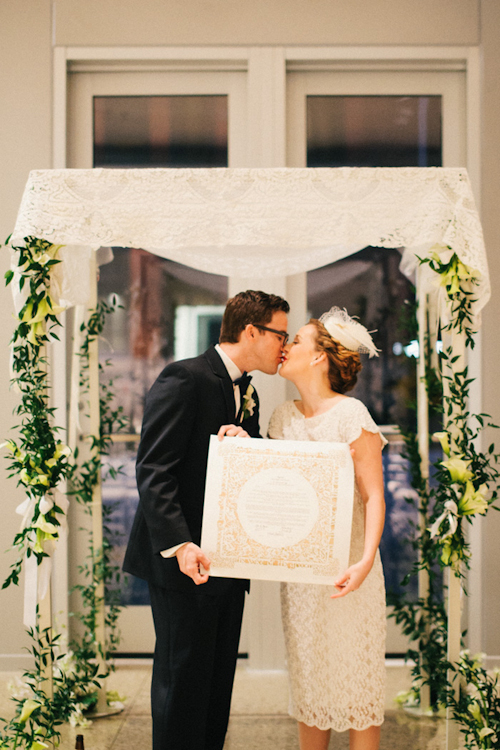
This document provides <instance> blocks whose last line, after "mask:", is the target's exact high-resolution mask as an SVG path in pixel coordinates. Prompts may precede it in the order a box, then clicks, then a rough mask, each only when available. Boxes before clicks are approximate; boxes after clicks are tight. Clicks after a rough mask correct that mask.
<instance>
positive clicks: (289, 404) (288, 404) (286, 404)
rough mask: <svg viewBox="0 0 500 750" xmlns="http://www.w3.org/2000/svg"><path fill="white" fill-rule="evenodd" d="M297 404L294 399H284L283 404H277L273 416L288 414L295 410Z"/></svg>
mask: <svg viewBox="0 0 500 750" xmlns="http://www.w3.org/2000/svg"><path fill="white" fill-rule="evenodd" d="M295 408H296V407H295V405H294V402H293V401H283V403H282V404H280V405H279V406H277V407H276V408H275V409H274V411H273V417H274V416H275V415H276V416H283V415H285V414H288V413H289V412H292V411H294V410H295Z"/></svg>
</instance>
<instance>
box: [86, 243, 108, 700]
mask: <svg viewBox="0 0 500 750" xmlns="http://www.w3.org/2000/svg"><path fill="white" fill-rule="evenodd" d="M96 305H97V263H96V255H95V252H93V253H92V256H91V268H90V300H89V307H90V309H91V310H94V309H95V307H96ZM89 407H90V434H91V435H95V436H98V435H99V434H100V429H101V425H100V403H99V341H98V338H97V336H93V337H91V338H90V341H89ZM91 450H92V451H97V450H99V449H98V448H97V447H96V446H92V448H91ZM102 561H103V529H102V490H101V477H100V476H99V477H98V481H97V482H96V484H95V485H94V488H93V491H92V566H93V570H95V569H96V568H99V567H100V566H101V565H102ZM94 607H95V648H96V660H97V663H98V665H99V674H101V675H102V674H106V609H105V607H106V602H105V587H104V580H103V579H102V576H98V581H97V582H95V583H94ZM100 684H101V687H100V688H99V689H98V701H97V705H96V706H95V709H94V711H95V713H96V714H102V713H106V712H107V707H108V706H107V700H106V680H105V679H102V680H101V681H100Z"/></svg>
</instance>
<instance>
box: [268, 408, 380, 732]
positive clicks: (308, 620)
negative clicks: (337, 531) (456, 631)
mask: <svg viewBox="0 0 500 750" xmlns="http://www.w3.org/2000/svg"><path fill="white" fill-rule="evenodd" d="M362 429H364V430H367V431H369V432H378V431H379V430H378V427H377V425H376V424H375V422H374V421H373V419H372V418H371V416H370V414H369V412H368V410H367V409H366V407H365V406H364V404H362V403H361V401H358V400H357V399H355V398H343V399H341V400H339V401H337V402H336V403H335V404H334V405H333V406H332V407H331V408H330V410H329V411H327V412H325V413H324V414H320V415H318V416H317V417H311V418H308V419H306V418H305V417H304V416H303V414H302V413H301V412H300V411H299V410H298V408H297V407H296V406H295V404H294V403H293V401H287V402H285V403H284V404H282V405H281V406H279V407H278V408H277V409H275V411H274V413H273V415H272V417H271V422H270V424H269V436H270V437H271V438H275V439H278V440H280V439H281V440H319V441H329V440H331V441H334V442H342V443H352V442H353V441H354V440H356V438H358V437H359V436H360V435H361V430H362ZM381 439H382V440H383V441H384V444H385V442H386V441H385V439H384V438H383V437H382V436H381ZM363 546H364V506H363V501H362V499H361V496H360V494H359V490H358V488H357V487H355V492H354V512H353V525H352V535H351V556H350V564H351V565H352V564H353V563H355V562H357V561H358V560H359V559H360V558H361V557H362V555H363ZM331 594H332V587H331V586H321V585H317V584H297V583H283V584H282V585H281V607H282V618H283V628H284V633H285V643H286V650H287V660H288V672H289V681H290V708H289V712H290V714H291V716H293V717H294V718H295V719H297V720H298V721H301V722H304V723H305V724H308V725H309V726H317V727H319V728H320V729H329V728H332V729H334V730H336V731H337V732H343V731H345V730H346V729H359V730H361V729H366V728H367V727H369V726H372V725H380V724H382V722H383V720H384V699H385V666H384V656H385V634H386V620H385V589H384V576H383V571H382V564H381V561H380V553H379V552H377V556H376V559H375V562H374V564H373V567H372V569H371V571H370V573H369V574H368V576H367V577H366V579H365V580H364V581H363V583H362V585H361V586H360V587H359V589H357V591H353V592H351V593H350V594H348V595H347V596H346V597H345V598H341V599H335V600H334V599H330V595H331Z"/></svg>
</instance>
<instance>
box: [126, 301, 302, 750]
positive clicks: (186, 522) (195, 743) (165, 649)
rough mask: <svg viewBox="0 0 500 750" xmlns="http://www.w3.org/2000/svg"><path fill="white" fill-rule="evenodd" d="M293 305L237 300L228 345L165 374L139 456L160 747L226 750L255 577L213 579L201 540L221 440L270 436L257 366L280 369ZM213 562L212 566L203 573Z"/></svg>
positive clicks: (133, 559) (135, 553)
mask: <svg viewBox="0 0 500 750" xmlns="http://www.w3.org/2000/svg"><path fill="white" fill-rule="evenodd" d="M288 311H289V306H288V303H287V302H286V301H285V300H284V299H282V298H281V297H277V296H276V295H271V294H266V293H265V292H257V291H251V290H249V291H246V292H241V293H240V294H237V295H236V296H235V297H233V298H232V299H230V300H229V302H228V303H227V306H226V310H225V312H224V316H223V320H222V326H221V333H220V339H219V344H218V345H217V346H215V347H211V348H210V349H208V350H207V351H206V352H205V353H204V354H202V355H200V356H199V357H195V358H194V359H188V360H184V361H181V362H174V363H172V364H170V365H168V366H167V367H166V368H165V369H164V370H163V372H162V373H161V374H160V376H159V377H158V379H157V380H156V382H155V383H154V385H153V387H152V388H151V390H150V392H149V394H148V396H147V398H146V404H145V411H144V421H143V427H142V435H141V442H140V445H139V450H138V454H137V484H138V488H139V495H140V502H139V506H138V509H137V513H136V517H135V520H134V525H133V528H132V532H131V535H130V540H129V544H128V547H127V553H126V556H125V563H124V570H125V571H126V572H128V573H132V574H133V575H135V576H138V577H139V578H144V579H145V580H147V581H148V584H149V590H150V595H151V607H152V611H153V620H154V623H155V631H156V648H155V657H154V667H153V679H152V684H151V708H152V715H153V750H222V747H223V745H224V738H225V735H226V730H227V724H228V720H229V709H230V702H231V692H232V686H233V680H234V671H235V667H236V659H237V654H238V642H239V637H240V629H241V619H242V615H243V603H244V597H245V591H247V590H248V587H249V582H248V581H244V580H239V579H231V578H209V575H208V573H206V572H204V571H209V568H210V560H208V559H207V557H206V556H205V555H204V553H203V552H202V550H201V549H200V547H199V544H200V539H201V522H202V514H203V501H204V490H205V475H206V468H207V458H208V445H209V439H210V435H213V434H218V435H219V437H220V439H222V437H223V436H224V435H228V436H234V435H250V436H251V437H258V436H259V401H258V397H257V393H256V391H255V390H254V389H253V387H252V386H249V376H248V375H247V372H248V371H251V370H261V371H262V372H265V373H268V374H271V375H272V374H274V373H276V371H277V369H278V365H279V364H280V362H281V356H282V351H283V347H284V345H285V344H286V341H287V338H288V336H287V333H286V330H287V313H288ZM200 566H203V570H202V569H201V568H200Z"/></svg>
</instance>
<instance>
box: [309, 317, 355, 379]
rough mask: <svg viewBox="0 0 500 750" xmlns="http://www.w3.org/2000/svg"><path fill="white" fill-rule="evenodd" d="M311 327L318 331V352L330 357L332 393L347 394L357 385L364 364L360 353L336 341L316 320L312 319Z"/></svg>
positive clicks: (329, 373)
mask: <svg viewBox="0 0 500 750" xmlns="http://www.w3.org/2000/svg"><path fill="white" fill-rule="evenodd" d="M309 325H313V326H314V327H315V329H316V346H317V349H318V351H320V352H325V354H326V356H327V357H328V365H329V367H328V380H329V381H330V387H331V389H332V391H335V392H336V393H347V391H351V390H352V389H353V388H354V386H355V385H356V381H357V379H358V372H359V371H360V370H361V367H362V364H361V359H360V356H359V354H358V352H351V351H350V350H349V349H346V348H345V346H342V344H340V343H339V342H338V341H335V339H333V338H332V337H331V336H330V334H329V333H328V331H327V330H326V328H325V326H324V325H323V323H320V321H319V320H316V318H311V320H310V321H309Z"/></svg>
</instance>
